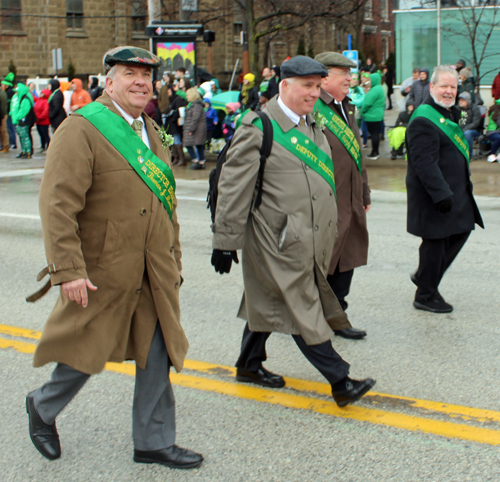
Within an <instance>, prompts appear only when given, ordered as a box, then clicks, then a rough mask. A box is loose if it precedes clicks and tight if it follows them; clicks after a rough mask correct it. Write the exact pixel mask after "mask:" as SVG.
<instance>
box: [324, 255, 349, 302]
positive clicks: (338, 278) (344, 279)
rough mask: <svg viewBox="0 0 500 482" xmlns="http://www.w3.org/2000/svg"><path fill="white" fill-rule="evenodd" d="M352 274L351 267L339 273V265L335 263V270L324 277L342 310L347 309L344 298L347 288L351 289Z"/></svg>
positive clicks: (347, 292)
mask: <svg viewBox="0 0 500 482" xmlns="http://www.w3.org/2000/svg"><path fill="white" fill-rule="evenodd" d="M353 274H354V270H353V269H351V270H350V271H344V272H343V273H341V272H340V271H339V265H337V268H336V269H335V272H334V273H333V274H329V275H328V276H327V277H326V280H327V281H328V284H329V285H330V288H331V289H332V291H333V292H334V293H335V296H336V297H337V299H338V300H339V303H340V306H341V307H342V309H343V310H344V311H345V310H347V307H348V303H347V301H346V300H345V298H346V297H347V295H348V294H349V290H350V289H351V282H352V276H353Z"/></svg>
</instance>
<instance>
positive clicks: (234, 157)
mask: <svg viewBox="0 0 500 482" xmlns="http://www.w3.org/2000/svg"><path fill="white" fill-rule="evenodd" d="M264 112H266V113H267V114H268V116H269V117H270V119H272V120H275V121H277V122H278V124H279V125H280V126H281V127H282V129H283V130H284V131H285V132H288V131H290V130H291V129H294V128H295V124H294V123H293V122H292V121H291V120H290V119H289V118H288V117H287V116H286V115H285V113H284V112H283V111H282V110H281V108H280V107H279V105H278V103H277V101H276V98H274V99H273V100H271V101H270V102H269V103H268V104H267V108H266V109H265V110H264ZM255 117H256V114H254V113H249V114H247V115H246V116H245V118H244V119H243V123H242V125H241V127H240V128H239V129H238V130H237V131H236V134H235V136H234V138H233V141H232V145H231V148H230V149H229V152H228V157H227V161H226V163H225V164H224V167H223V169H222V173H221V177H220V181H219V198H218V201H217V212H216V218H215V223H214V225H213V227H212V229H213V231H214V237H213V247H214V249H223V250H237V249H240V248H243V256H242V265H243V281H244V286H245V293H244V296H243V300H242V304H241V307H240V311H239V314H238V316H240V317H241V318H244V319H247V320H248V324H249V327H250V329H251V330H252V331H265V332H279V333H288V334H300V335H302V337H303V338H304V340H305V341H306V343H307V344H308V345H316V344H319V343H323V342H325V341H327V340H328V339H330V338H331V336H332V335H333V333H332V329H343V328H348V327H350V326H351V325H350V323H349V321H348V320H347V318H346V316H345V314H344V312H343V311H342V308H341V307H340V305H339V303H338V301H337V298H336V297H335V295H334V294H333V292H332V290H331V289H330V286H329V285H328V282H327V281H326V276H327V273H328V267H329V265H330V258H331V254H332V250H333V245H334V242H335V237H336V223H337V206H336V202H335V196H334V193H333V191H332V189H331V187H330V186H329V184H328V183H327V182H326V181H325V180H324V179H323V178H322V177H321V176H320V175H319V174H317V173H316V172H314V171H313V170H312V169H310V168H309V167H308V166H306V164H304V163H303V162H302V161H301V160H300V159H299V158H298V157H296V156H294V155H293V154H291V153H290V152H289V151H288V150H287V149H286V148H284V147H283V146H281V145H280V144H278V143H277V142H274V143H273V148H272V152H271V155H270V157H269V158H268V159H267V162H266V167H265V171H264V182H263V195H262V204H261V205H260V207H259V208H258V209H257V210H254V209H253V198H254V194H255V183H256V179H257V173H258V169H259V157H260V155H259V150H260V147H261V144H262V136H263V134H262V131H260V130H259V129H258V128H257V127H255V126H253V125H252V120H253V119H255ZM313 123H314V120H313V118H312V117H310V116H309V117H308V126H306V127H300V128H299V127H297V129H300V130H301V131H302V132H303V133H304V134H306V135H307V136H308V137H309V138H310V139H312V140H313V142H314V143H315V144H316V145H318V146H319V147H320V148H321V149H322V150H323V151H325V152H327V153H329V151H330V150H329V147H328V143H327V141H326V138H325V136H324V134H323V133H322V132H321V131H320V130H319V129H317V128H316V127H313V126H312V124H313ZM251 208H252V210H251Z"/></svg>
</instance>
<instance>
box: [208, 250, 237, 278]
mask: <svg viewBox="0 0 500 482" xmlns="http://www.w3.org/2000/svg"><path fill="white" fill-rule="evenodd" d="M233 261H234V262H235V263H236V264H238V263H239V260H238V254H237V253H236V251H222V250H220V249H214V250H213V252H212V266H213V267H214V268H215V272H216V273H220V274H224V273H229V271H231V265H232V264H233Z"/></svg>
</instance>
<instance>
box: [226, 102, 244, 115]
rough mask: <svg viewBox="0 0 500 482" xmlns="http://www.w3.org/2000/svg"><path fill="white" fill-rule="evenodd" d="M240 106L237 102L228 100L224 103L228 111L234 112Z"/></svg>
mask: <svg viewBox="0 0 500 482" xmlns="http://www.w3.org/2000/svg"><path fill="white" fill-rule="evenodd" d="M240 107H241V104H240V103H239V102H228V103H227V104H226V109H227V110H228V111H230V112H233V113H234V112H236V111H237V110H238V109H239V108H240Z"/></svg>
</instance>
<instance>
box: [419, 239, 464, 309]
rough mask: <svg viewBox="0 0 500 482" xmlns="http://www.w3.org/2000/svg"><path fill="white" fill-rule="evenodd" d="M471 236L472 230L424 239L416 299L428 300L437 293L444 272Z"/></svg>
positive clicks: (420, 250) (421, 248) (421, 246)
mask: <svg viewBox="0 0 500 482" xmlns="http://www.w3.org/2000/svg"><path fill="white" fill-rule="evenodd" d="M469 236H470V231H468V232H466V233H461V234H454V235H452V236H449V237H447V238H441V239H422V244H421V245H420V249H419V253H420V262H419V266H418V269H417V272H416V273H415V276H416V278H417V282H418V289H417V293H416V295H415V301H427V300H429V299H432V298H433V297H434V296H436V295H437V293H438V287H439V283H441V280H442V278H443V276H444V273H445V272H446V270H447V269H448V268H449V267H450V265H451V263H452V262H453V260H454V259H455V258H456V257H457V254H458V253H459V252H460V250H461V249H462V247H463V246H464V244H465V242H466V241H467V239H468V237H469Z"/></svg>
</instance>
